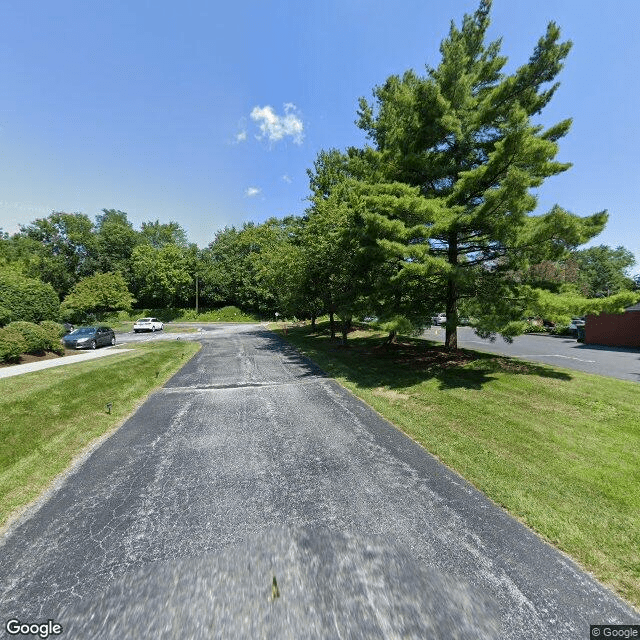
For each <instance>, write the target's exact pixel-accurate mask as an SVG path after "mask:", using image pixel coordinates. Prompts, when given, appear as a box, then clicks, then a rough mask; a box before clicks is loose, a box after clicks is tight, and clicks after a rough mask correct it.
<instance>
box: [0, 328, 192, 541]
mask: <svg viewBox="0 0 640 640" xmlns="http://www.w3.org/2000/svg"><path fill="white" fill-rule="evenodd" d="M199 348H200V345H199V343H196V342H186V341H177V340H173V341H157V342H152V343H143V344H140V345H136V348H135V350H133V351H127V352H125V353H121V354H117V355H110V356H107V357H104V358H97V359H95V360H88V361H87V362H83V363H79V364H68V365H62V366H59V367H53V368H51V369H45V370H43V371H37V372H33V373H27V374H23V375H19V376H15V377H11V378H3V379H0V529H2V528H3V527H4V525H6V523H7V521H8V519H9V518H10V516H11V515H12V514H14V513H15V512H17V511H18V510H19V509H20V508H22V507H24V506H25V505H27V504H28V503H29V502H31V501H32V500H33V499H34V498H36V497H38V496H39V495H40V494H41V493H42V492H43V491H44V490H45V489H46V488H47V486H48V485H49V484H50V483H51V481H52V480H53V479H54V478H55V477H56V476H57V475H58V474H59V473H61V472H62V471H64V470H65V469H66V468H67V467H68V466H69V464H70V463H71V461H72V460H73V459H74V458H75V457H76V456H77V455H78V454H79V453H80V452H82V450H83V449H84V448H85V447H86V446H87V445H88V444H89V443H91V441H92V440H94V439H95V438H98V437H99V436H101V435H103V434H105V433H107V432H108V431H110V430H111V429H113V428H115V427H117V426H118V425H119V424H121V423H122V422H123V421H124V419H125V418H126V417H127V416H128V415H129V414H131V413H132V411H133V410H134V409H135V408H136V406H137V405H139V404H140V402H141V401H142V400H144V399H145V398H146V397H147V396H148V395H149V393H150V392H151V391H153V390H154V389H156V388H158V387H160V386H161V385H162V384H164V383H165V382H166V381H167V380H168V379H169V378H170V377H171V376H172V375H173V374H174V373H175V372H176V371H178V369H180V368H181V367H182V366H183V365H184V364H185V363H186V362H187V361H188V360H189V359H190V358H191V357H192V356H193V355H194V354H195V353H196V352H197V351H198V349H199ZM107 403H111V404H112V407H111V413H108V411H107V408H106V405H107Z"/></svg>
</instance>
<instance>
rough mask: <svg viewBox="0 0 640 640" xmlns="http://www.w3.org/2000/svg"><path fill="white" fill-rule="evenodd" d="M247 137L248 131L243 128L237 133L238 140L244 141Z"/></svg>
mask: <svg viewBox="0 0 640 640" xmlns="http://www.w3.org/2000/svg"><path fill="white" fill-rule="evenodd" d="M246 139H247V132H246V131H245V130H244V129H243V130H242V131H240V133H238V134H236V142H244V141H245V140H246Z"/></svg>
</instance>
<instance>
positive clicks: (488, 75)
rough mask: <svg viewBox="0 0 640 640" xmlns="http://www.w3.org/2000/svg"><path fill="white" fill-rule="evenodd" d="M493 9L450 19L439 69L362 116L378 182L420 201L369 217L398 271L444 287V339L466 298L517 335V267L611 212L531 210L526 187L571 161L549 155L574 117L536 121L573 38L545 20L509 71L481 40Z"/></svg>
mask: <svg viewBox="0 0 640 640" xmlns="http://www.w3.org/2000/svg"><path fill="white" fill-rule="evenodd" d="M490 8H491V2H490V1H489V0H483V1H482V2H481V3H480V6H479V8H478V10H477V11H476V12H475V13H474V14H473V15H466V16H465V17H464V19H463V21H462V26H461V28H458V27H456V26H455V24H453V23H452V25H451V29H450V31H449V35H448V37H447V38H445V40H443V42H442V44H441V46H440V52H441V62H440V64H439V65H438V67H436V68H427V72H426V75H425V76H419V75H417V74H416V73H415V72H413V71H407V72H406V73H405V74H404V75H403V76H402V77H399V76H391V77H390V78H388V80H387V81H386V82H385V84H384V85H382V86H379V87H377V88H376V89H375V90H374V102H373V103H368V102H367V101H366V100H364V99H361V101H360V110H359V114H358V115H359V119H358V125H359V127H360V128H362V129H363V130H364V131H365V132H366V133H367V135H368V137H369V138H370V139H371V140H372V141H373V143H374V148H375V151H376V152H377V153H378V155H379V158H380V160H379V164H380V166H381V167H383V173H384V182H387V183H393V182H398V183H401V184H405V185H409V186H412V187H415V188H416V189H417V190H418V191H417V193H419V195H420V197H421V199H422V203H421V204H420V205H418V206H409V207H405V206H391V208H390V209H388V211H386V212H385V211H380V210H378V207H376V206H375V205H374V206H372V209H371V212H370V213H369V214H368V216H367V218H368V221H369V223H370V225H372V227H374V228H375V230H376V233H377V235H378V243H379V244H380V246H382V247H383V248H384V249H385V251H386V252H387V254H388V255H389V256H392V257H395V258H397V259H398V260H399V261H400V269H401V271H405V272H407V273H408V274H411V275H412V276H415V275H416V274H420V276H421V277H423V278H424V279H425V281H429V282H430V283H431V286H434V287H435V288H436V290H437V291H439V292H440V300H439V304H440V305H441V307H443V308H444V309H445V310H446V314H447V324H446V344H447V346H448V347H450V348H455V347H456V346H457V342H456V327H457V325H458V316H459V305H460V302H461V301H462V300H467V301H469V303H470V304H471V306H472V308H473V313H474V315H475V316H476V318H477V321H478V324H477V330H478V331H479V332H481V333H484V334H486V335H490V334H493V333H496V332H497V333H501V334H502V335H504V336H506V337H509V336H511V335H513V334H514V332H517V328H516V325H514V324H513V321H514V320H518V319H519V318H520V317H521V314H522V311H523V309H524V308H525V307H526V304H527V300H528V299H530V298H531V292H530V291H529V290H528V289H527V287H526V286H524V285H522V277H521V274H522V272H523V271H524V270H526V269H527V268H528V267H529V266H530V265H531V264H532V263H537V262H540V261H542V260H549V259H552V260H554V259H559V258H561V257H562V256H564V255H566V253H567V252H568V251H569V250H570V249H573V248H575V247H576V246H578V245H580V244H583V243H584V242H586V241H587V240H589V239H590V238H592V237H593V236H594V235H596V234H597V233H599V232H600V231H601V230H602V228H603V227H604V224H605V223H606V220H607V215H606V213H605V212H601V213H596V214H594V215H591V216H589V217H586V218H580V217H578V216H576V215H573V214H571V213H569V212H568V211H565V210H564V209H562V208H561V207H560V206H557V205H556V206H554V207H553V209H552V210H551V211H550V212H549V213H547V214H543V215H535V216H533V215H530V214H531V213H532V212H533V211H534V210H535V208H536V205H537V199H536V196H535V195H534V193H532V189H535V188H537V187H539V186H540V185H542V183H543V182H544V180H545V179H546V178H548V177H551V176H554V175H557V174H559V173H562V172H563V171H566V170H567V169H568V168H569V166H570V165H569V164H567V163H561V162H558V161H556V160H555V157H556V154H557V152H558V144H557V141H558V140H559V139H560V138H561V137H562V136H564V135H565V134H566V133H567V131H568V130H569V127H570V124H571V121H570V120H569V119H566V120H563V121H561V122H559V123H557V124H555V125H553V126H551V127H547V128H545V127H543V126H542V125H540V124H538V123H536V122H535V121H534V119H533V118H534V116H536V115H538V114H539V113H540V112H541V111H542V110H543V109H544V107H545V106H546V105H547V104H548V103H549V101H550V100H551V98H552V96H553V94H554V93H555V91H556V89H557V87H558V83H557V82H555V79H556V77H557V75H558V73H559V72H560V70H561V69H562V66H563V63H564V60H565V58H566V56H567V54H568V53H569V50H570V48H571V43H569V42H561V41H560V30H559V28H558V27H557V25H555V24H554V23H553V22H552V23H550V24H549V25H548V27H547V31H546V33H545V34H544V35H543V36H542V37H541V38H540V40H539V42H538V44H537V46H536V47H535V49H534V51H533V53H532V55H531V57H530V59H529V61H528V62H527V63H525V64H524V65H522V66H521V67H519V68H518V69H517V70H516V71H515V72H513V73H511V74H506V73H504V72H503V69H504V67H505V64H506V62H507V58H506V57H504V56H502V55H500V47H501V43H500V41H499V40H497V41H494V42H491V43H485V36H486V32H487V29H488V26H489V12H490ZM383 197H386V196H383ZM382 208H383V209H384V208H385V207H382Z"/></svg>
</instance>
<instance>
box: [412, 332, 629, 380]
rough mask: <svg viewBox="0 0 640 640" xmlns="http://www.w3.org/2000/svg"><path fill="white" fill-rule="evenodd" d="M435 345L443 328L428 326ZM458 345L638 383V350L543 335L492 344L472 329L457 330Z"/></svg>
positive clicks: (439, 340)
mask: <svg viewBox="0 0 640 640" xmlns="http://www.w3.org/2000/svg"><path fill="white" fill-rule="evenodd" d="M422 337H423V338H426V339H427V340H433V341H434V342H444V337H445V329H444V327H431V328H430V329H427V330H425V331H424V333H423V334H422ZM458 346H459V347H461V348H467V349H476V350H478V351H487V352H489V353H499V354H501V355H506V356H512V357H514V358H521V359H522V360H529V361H533V362H542V363H544V364H551V365H554V366H558V367H564V368H566V369H574V370H575V371H583V372H585V373H596V374H598V375H601V376H608V377H610V378H619V379H620V380H633V381H634V382H640V350H638V349H632V348H628V349H627V348H623V347H605V346H601V345H596V344H582V343H580V342H578V341H577V340H576V339H575V338H570V337H567V336H551V335H545V334H525V335H522V336H517V337H516V338H514V339H513V342H512V343H511V344H509V343H508V342H505V341H504V340H503V339H502V338H501V337H499V336H498V337H497V338H496V340H495V341H494V342H491V341H490V340H486V339H483V338H479V337H478V336H477V335H476V334H475V333H474V332H473V329H472V328H471V327H458Z"/></svg>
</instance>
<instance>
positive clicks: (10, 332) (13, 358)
mask: <svg viewBox="0 0 640 640" xmlns="http://www.w3.org/2000/svg"><path fill="white" fill-rule="evenodd" d="M26 350H27V342H26V340H25V339H24V338H23V337H22V332H21V331H19V330H18V329H16V328H15V327H13V328H12V327H10V326H9V327H2V328H0V362H18V361H19V360H20V356H21V355H22V354H23V353H25V352H26Z"/></svg>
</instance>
